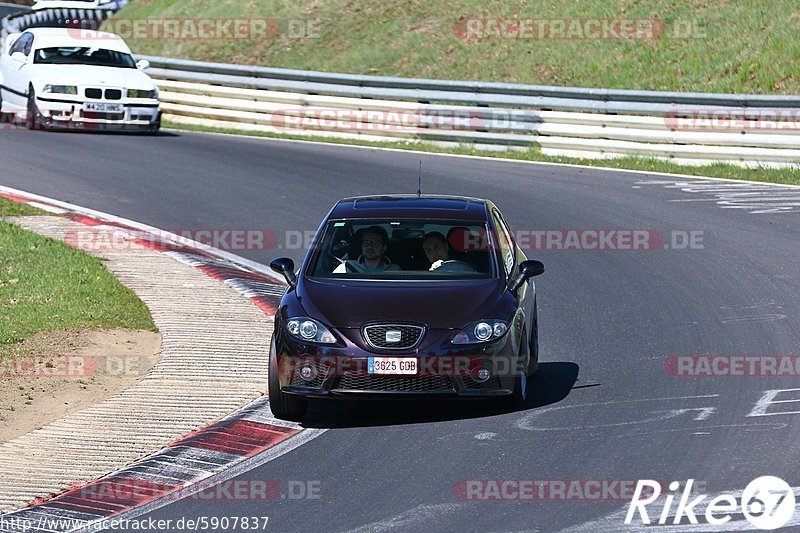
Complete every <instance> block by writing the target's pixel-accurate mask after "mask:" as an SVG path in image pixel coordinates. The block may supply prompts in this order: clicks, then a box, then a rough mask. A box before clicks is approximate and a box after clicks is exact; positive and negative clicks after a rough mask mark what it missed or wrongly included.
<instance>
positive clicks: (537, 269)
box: [508, 259, 544, 291]
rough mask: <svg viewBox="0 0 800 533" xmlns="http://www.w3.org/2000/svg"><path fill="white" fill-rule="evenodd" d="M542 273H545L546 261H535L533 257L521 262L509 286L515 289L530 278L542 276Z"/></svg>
mask: <svg viewBox="0 0 800 533" xmlns="http://www.w3.org/2000/svg"><path fill="white" fill-rule="evenodd" d="M542 274H544V263H542V262H541V261H534V260H533V259H528V260H527V261H523V262H522V263H520V264H519V270H518V271H517V273H516V274H515V275H514V277H513V278H511V281H509V283H508V288H509V289H511V290H512V291H515V290H517V289H519V288H520V287H521V286H522V284H523V283H525V282H526V281H527V280H529V279H530V278H533V277H535V276H541V275H542Z"/></svg>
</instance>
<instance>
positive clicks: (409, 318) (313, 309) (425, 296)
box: [298, 278, 505, 329]
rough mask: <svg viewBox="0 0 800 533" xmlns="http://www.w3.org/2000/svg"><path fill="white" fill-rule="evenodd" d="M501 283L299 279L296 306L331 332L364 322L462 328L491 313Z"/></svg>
mask: <svg viewBox="0 0 800 533" xmlns="http://www.w3.org/2000/svg"><path fill="white" fill-rule="evenodd" d="M504 288H505V284H504V282H503V281H502V280H499V279H490V280H479V281H469V282H453V283H451V282H434V283H419V284H413V285H412V284H410V283H405V282H387V283H382V282H350V281H347V282H340V281H316V280H310V279H308V278H306V279H304V280H303V283H302V288H301V291H299V294H298V296H299V297H300V304H301V305H302V306H303V308H304V309H305V310H306V311H307V312H308V313H309V314H310V315H311V316H312V317H313V318H318V319H320V320H322V321H324V322H326V323H328V324H330V325H331V326H333V327H336V328H360V327H361V326H363V325H364V324H365V323H367V322H375V321H379V322H394V321H402V322H420V323H423V324H425V325H426V326H427V327H428V328H431V329H457V328H462V327H464V326H465V325H466V324H468V323H469V322H470V321H472V320H478V319H480V318H483V315H482V313H488V312H490V311H492V310H493V308H494V306H495V304H496V303H497V301H498V300H499V299H500V296H501V295H502V291H503V289H504Z"/></svg>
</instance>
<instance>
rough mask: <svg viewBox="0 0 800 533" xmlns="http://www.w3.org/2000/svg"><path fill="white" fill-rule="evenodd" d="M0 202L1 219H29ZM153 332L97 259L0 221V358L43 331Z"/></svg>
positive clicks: (146, 315) (143, 310)
mask: <svg viewBox="0 0 800 533" xmlns="http://www.w3.org/2000/svg"><path fill="white" fill-rule="evenodd" d="M15 209H16V208H15V207H13V206H8V205H7V203H6V201H0V215H6V216H7V215H19V214H28V213H24V212H23V213H20V212H19V211H27V210H25V209H20V210H16V211H15ZM75 328H88V329H101V328H103V329H105V328H109V329H110V328H121V329H138V330H149V331H157V330H156V327H155V324H154V323H153V319H152V318H151V316H150V311H149V310H148V309H147V307H146V306H145V305H144V303H143V302H142V301H141V300H139V298H138V297H137V296H136V295H135V294H134V293H133V291H131V290H130V289H128V288H127V287H125V286H123V285H122V284H121V283H120V282H119V281H117V279H116V278H115V277H114V276H113V275H112V274H111V273H110V272H109V271H108V270H106V268H105V267H104V266H103V264H102V263H101V261H100V260H99V259H96V258H94V257H91V256H89V255H87V254H85V253H83V252H79V251H77V250H74V249H72V248H70V247H68V246H67V245H65V244H63V243H61V242H58V241H55V240H52V239H48V238H45V237H42V236H39V235H36V234H35V233H31V232H29V231H25V230H23V229H21V228H20V227H18V226H15V225H13V224H10V223H8V222H4V221H0V357H3V356H5V355H8V354H10V353H13V351H14V348H15V346H16V345H18V344H19V343H20V342H22V341H24V340H25V339H27V338H30V337H31V336H33V335H35V334H36V333H39V332H42V331H54V330H63V329H75Z"/></svg>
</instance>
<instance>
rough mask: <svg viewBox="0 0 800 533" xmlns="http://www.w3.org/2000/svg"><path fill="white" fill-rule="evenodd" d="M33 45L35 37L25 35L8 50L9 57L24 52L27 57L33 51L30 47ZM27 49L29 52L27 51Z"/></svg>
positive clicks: (28, 34)
mask: <svg viewBox="0 0 800 533" xmlns="http://www.w3.org/2000/svg"><path fill="white" fill-rule="evenodd" d="M32 43H33V35H31V34H30V33H23V34H22V35H21V36H20V37H19V38H18V39H17V40H16V41H14V44H13V45H11V48H9V49H8V55H12V54H14V53H16V52H22V53H23V54H25V55H28V53H29V52H30V51H31V48H30V45H31V44H32ZM26 48H27V50H28V51H27V52H26V51H25V50H26Z"/></svg>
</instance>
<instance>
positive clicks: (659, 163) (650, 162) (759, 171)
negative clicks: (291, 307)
mask: <svg viewBox="0 0 800 533" xmlns="http://www.w3.org/2000/svg"><path fill="white" fill-rule="evenodd" d="M164 126H165V127H167V128H174V129H180V130H186V131H200V132H211V133H225V134H230V135H244V136H250V137H267V138H279V139H297V140H304V141H318V142H326V143H332V144H343V145H348V146H375V147H381V148H395V149H399V150H416V151H421V152H431V153H443V154H461V155H477V156H483V157H494V158H505V159H516V160H520V161H541V162H546V163H567V164H575V165H583V166H588V167H604V168H618V169H629V170H644V171H647V172H667V173H672V174H688V175H692V176H698V177H712V178H727V179H741V180H752V181H763V182H769V183H782V184H788V185H800V172H798V171H797V170H795V169H791V168H766V167H759V168H748V167H744V166H741V165H731V164H725V163H714V164H709V165H703V166H688V165H678V164H675V163H670V162H669V161H664V160H660V159H653V158H641V157H620V158H616V159H583V158H575V157H555V156H548V155H543V154H542V153H541V152H540V151H539V150H538V149H534V148H531V149H529V150H512V149H509V150H503V151H493V150H476V149H475V148H474V147H472V146H470V145H463V146H461V147H459V148H445V147H441V146H436V145H433V144H429V143H425V142H402V141H401V142H375V141H362V140H356V139H352V140H351V139H331V138H328V137H318V136H313V135H309V136H305V135H289V134H277V133H270V132H250V131H241V130H234V129H227V128H215V127H209V126H197V125H191V124H176V123H173V122H170V121H165V122H164Z"/></svg>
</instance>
